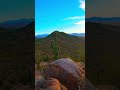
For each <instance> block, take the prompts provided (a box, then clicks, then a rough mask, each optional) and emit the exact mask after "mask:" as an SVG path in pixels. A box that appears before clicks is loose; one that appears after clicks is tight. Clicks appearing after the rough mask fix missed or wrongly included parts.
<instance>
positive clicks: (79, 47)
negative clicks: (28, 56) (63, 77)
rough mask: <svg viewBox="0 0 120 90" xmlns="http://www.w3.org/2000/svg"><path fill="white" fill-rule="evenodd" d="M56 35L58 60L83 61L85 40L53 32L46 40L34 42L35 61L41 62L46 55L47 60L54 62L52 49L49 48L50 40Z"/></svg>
mask: <svg viewBox="0 0 120 90" xmlns="http://www.w3.org/2000/svg"><path fill="white" fill-rule="evenodd" d="M56 33H57V42H58V43H57V44H58V46H59V47H60V51H59V55H58V58H66V57H70V58H71V59H73V60H75V61H84V59H85V40H84V39H83V38H79V37H76V36H70V35H68V34H66V33H64V32H58V31H55V32H53V33H51V34H50V35H49V36H47V37H46V38H42V39H36V41H35V59H36V60H42V59H43V57H42V56H43V55H44V54H48V57H49V60H54V58H53V53H52V49H51V47H50V45H51V42H52V40H54V39H55V35H56Z"/></svg>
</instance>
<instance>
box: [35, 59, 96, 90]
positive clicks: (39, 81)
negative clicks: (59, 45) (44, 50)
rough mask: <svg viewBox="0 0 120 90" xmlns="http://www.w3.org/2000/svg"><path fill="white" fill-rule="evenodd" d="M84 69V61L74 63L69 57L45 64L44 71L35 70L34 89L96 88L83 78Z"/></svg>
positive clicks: (72, 89) (86, 89)
mask: <svg viewBox="0 0 120 90" xmlns="http://www.w3.org/2000/svg"><path fill="white" fill-rule="evenodd" d="M44 65H45V64H44ZM84 69H85V65H84V63H81V62H77V63H75V62H73V61H72V60H71V59H69V58H63V59H59V60H56V61H53V62H51V63H49V64H46V65H45V69H44V72H40V71H39V70H36V72H35V77H36V79H35V87H36V90H96V89H95V87H94V86H93V85H92V84H91V83H90V82H89V80H87V79H85V70H84Z"/></svg>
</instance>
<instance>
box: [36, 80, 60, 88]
mask: <svg viewBox="0 0 120 90" xmlns="http://www.w3.org/2000/svg"><path fill="white" fill-rule="evenodd" d="M35 90H61V84H60V82H59V81H58V80H57V79H55V78H47V79H46V80H39V81H38V82H37V84H36V89H35Z"/></svg>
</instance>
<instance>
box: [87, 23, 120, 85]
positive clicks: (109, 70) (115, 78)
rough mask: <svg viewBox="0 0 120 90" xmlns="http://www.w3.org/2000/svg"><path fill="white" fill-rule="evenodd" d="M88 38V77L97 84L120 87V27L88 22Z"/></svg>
mask: <svg viewBox="0 0 120 90" xmlns="http://www.w3.org/2000/svg"><path fill="white" fill-rule="evenodd" d="M86 36H87V37H86V47H85V48H86V50H87V51H86V55H87V57H86V62H85V63H86V68H87V69H86V77H88V79H89V80H90V81H92V82H94V83H95V84H100V83H101V84H112V85H113V84H115V85H118V86H120V81H119V80H120V77H119V76H120V71H119V70H118V68H119V66H120V65H119V64H120V54H119V52H120V42H119V38H120V27H119V26H116V25H108V24H103V23H95V22H86ZM99 67H101V68H100V69H99ZM99 70H101V71H99ZM100 74H102V76H101V79H100V78H99V75H100Z"/></svg>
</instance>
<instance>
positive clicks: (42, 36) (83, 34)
mask: <svg viewBox="0 0 120 90" xmlns="http://www.w3.org/2000/svg"><path fill="white" fill-rule="evenodd" d="M48 35H49V34H41V35H36V36H35V37H36V38H45V37H47V36H48ZM69 35H71V36H78V37H85V33H71V34H69Z"/></svg>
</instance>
